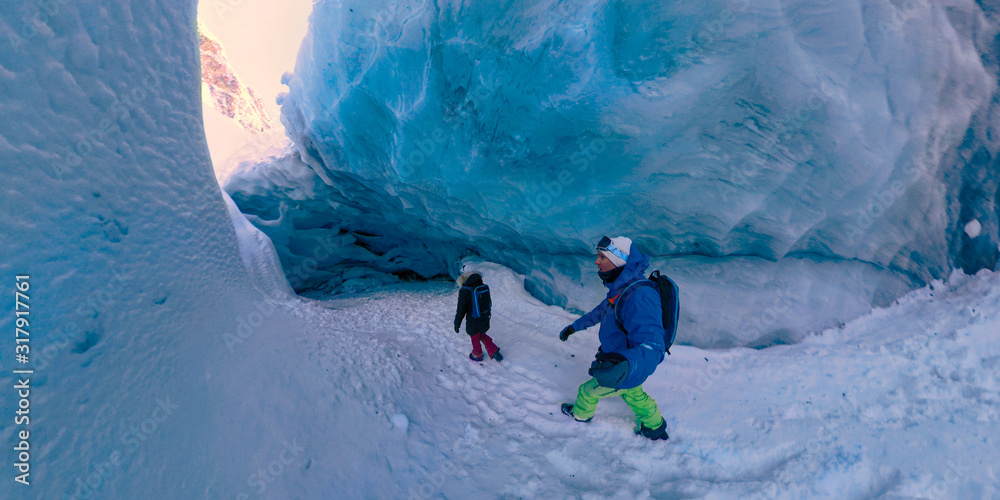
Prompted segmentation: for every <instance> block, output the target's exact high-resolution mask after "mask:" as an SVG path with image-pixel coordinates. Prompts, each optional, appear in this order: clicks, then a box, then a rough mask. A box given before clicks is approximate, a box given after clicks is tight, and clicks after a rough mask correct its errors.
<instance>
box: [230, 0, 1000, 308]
mask: <svg viewBox="0 0 1000 500" xmlns="http://www.w3.org/2000/svg"><path fill="white" fill-rule="evenodd" d="M997 19H998V18H997V14H996V8H995V7H991V6H988V5H987V6H983V5H981V4H980V3H977V2H974V1H971V0H970V1H958V0H956V1H933V2H918V1H908V2H889V1H861V2H851V1H848V2H845V1H842V0H837V1H822V0H792V1H789V0H786V1H781V2H778V1H763V2H749V1H748V0H734V1H730V2H726V1H712V0H710V1H705V2H696V3H692V2H673V1H671V2H664V1H584V0H562V1H559V0H534V1H527V0H526V1H507V2H461V1H438V2H430V1H419V0H411V1H397V0H391V1H370V0H366V1H351V0H345V1H325V2H318V3H316V4H315V6H314V11H313V16H312V19H311V27H310V33H309V34H308V35H307V36H306V39H305V42H304V45H303V47H302V48H301V50H300V53H299V59H298V63H297V66H296V70H295V72H294V73H289V74H286V75H285V77H284V80H285V81H286V82H287V84H288V85H289V88H290V91H289V93H288V94H287V95H285V96H283V97H282V98H280V99H281V104H282V122H283V123H284V124H285V126H286V129H287V131H288V134H289V136H290V137H291V138H292V139H293V141H294V143H295V146H294V152H291V153H289V154H286V155H284V156H280V155H279V156H275V157H269V158H264V159H261V160H259V161H258V164H257V165H252V166H248V167H247V168H245V169H244V172H243V173H242V174H241V175H237V176H236V177H235V178H233V179H231V180H230V181H229V183H228V184H227V185H226V186H225V187H226V190H227V191H228V192H229V193H230V194H231V195H232V197H233V199H234V200H235V201H236V203H237V204H238V206H239V207H240V209H241V211H243V212H244V213H246V214H248V215H249V216H250V219H251V220H252V221H253V222H254V223H255V224H256V225H257V226H258V227H260V228H261V229H262V230H264V231H265V233H267V234H268V235H269V236H270V237H271V238H272V240H273V241H274V243H275V246H276V248H277V249H278V252H279V255H280V256H281V258H282V261H283V264H284V265H285V269H286V272H288V274H289V279H290V281H291V282H292V284H293V286H295V287H296V288H297V289H300V290H303V289H309V288H321V289H322V288H325V289H337V288H338V287H342V286H343V285H344V284H345V283H348V284H350V283H354V284H357V285H358V286H364V285H366V284H376V283H383V282H391V281H393V280H395V279H398V278H399V277H401V276H402V277H406V276H418V277H433V276H436V275H446V274H454V272H455V262H456V261H457V260H458V259H460V258H462V257H466V256H469V255H475V256H478V257H481V258H484V259H487V260H491V261H495V262H500V263H503V264H506V265H509V266H511V267H512V268H514V269H515V270H517V271H519V272H523V273H525V274H529V275H530V274H532V273H534V274H535V275H536V278H537V279H535V280H534V283H535V284H534V286H535V287H536V290H534V291H535V292H536V295H540V296H542V297H544V298H546V299H547V300H549V301H550V302H553V303H563V304H566V303H567V301H566V300H565V299H562V298H560V296H561V292H560V289H563V292H565V290H564V288H565V287H564V286H563V285H562V284H561V278H558V277H552V276H550V274H552V273H550V272H542V274H545V275H546V276H542V277H538V276H537V275H538V272H539V271H538V270H539V269H547V268H552V269H560V270H561V271H560V272H562V273H564V274H565V275H566V276H567V277H568V279H569V280H570V281H572V280H576V279H578V278H579V272H580V271H579V265H578V264H567V262H569V260H572V259H577V260H579V258H586V257H588V256H589V255H590V254H591V251H590V249H591V247H592V243H593V241H595V240H596V239H597V238H599V237H600V236H601V235H603V234H611V233H614V234H625V235H630V236H631V237H632V238H633V239H634V240H635V241H636V243H637V244H639V245H640V246H641V247H642V248H643V249H644V250H645V251H646V252H647V253H649V254H651V255H653V256H659V257H673V258H683V257H690V256H704V257H710V258H718V259H731V258H741V259H742V258H751V259H760V260H763V261H767V262H775V261H776V262H782V261H783V260H786V259H811V260H816V261H822V262H830V261H844V262H860V263H865V264H866V265H870V266H871V267H872V268H874V269H879V270H883V271H885V272H888V273H892V274H894V275H897V276H899V277H900V279H901V280H904V281H907V282H908V283H909V284H910V285H913V284H921V283H924V282H926V281H928V280H930V279H934V278H940V277H942V276H945V275H947V274H948V272H949V271H950V270H951V269H953V268H963V269H965V270H967V271H974V270H977V269H980V268H984V267H986V268H992V267H994V266H995V265H996V260H997V256H998V253H1000V250H998V240H1000V237H998V224H997V221H998V217H1000V208H998V207H1000V191H998V188H997V178H998V175H997V174H998V173H1000V172H998V164H997V161H996V154H997V150H998V144H997V131H996V130H995V128H994V127H995V125H996V124H997V123H998V119H997V118H998V117H997V111H998V109H997V102H998V99H997V75H998V69H997V47H998V46H1000V44H998V39H997ZM970 224H972V226H975V227H977V228H978V229H979V230H978V231H967V230H966V228H967V227H968V226H969V225H970ZM529 281H531V280H529ZM348 288H350V287H348ZM569 302H572V301H569Z"/></svg>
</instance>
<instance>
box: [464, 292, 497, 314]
mask: <svg viewBox="0 0 1000 500" xmlns="http://www.w3.org/2000/svg"><path fill="white" fill-rule="evenodd" d="M465 288H468V289H469V290H470V291H471V292H472V317H473V318H476V319H479V318H482V317H483V316H489V315H490V310H491V309H492V308H493V300H492V299H490V287H489V286H487V285H485V284H483V285H479V286H477V287H475V288H472V287H465Z"/></svg>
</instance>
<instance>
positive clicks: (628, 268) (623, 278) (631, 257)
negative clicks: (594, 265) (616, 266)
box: [604, 243, 649, 298]
mask: <svg viewBox="0 0 1000 500" xmlns="http://www.w3.org/2000/svg"><path fill="white" fill-rule="evenodd" d="M623 267H624V268H625V269H623V270H622V273H621V274H620V275H618V278H617V279H615V281H614V282H613V283H605V284H604V286H606V287H608V298H611V297H613V296H615V295H618V294H619V293H620V292H621V291H622V290H624V289H625V287H626V286H628V284H629V283H631V282H633V281H635V280H636V278H644V277H646V269H647V268H648V267H649V257H647V256H646V254H644V253H642V252H640V251H639V248H638V247H636V246H635V243H632V246H631V247H629V250H628V260H627V261H625V265H624V266H623Z"/></svg>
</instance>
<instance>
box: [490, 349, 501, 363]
mask: <svg viewBox="0 0 1000 500" xmlns="http://www.w3.org/2000/svg"><path fill="white" fill-rule="evenodd" d="M490 357H491V358H493V359H494V360H496V362H497V363H499V362H501V361H503V354H500V351H497V352H495V353H493V355H492V356H490Z"/></svg>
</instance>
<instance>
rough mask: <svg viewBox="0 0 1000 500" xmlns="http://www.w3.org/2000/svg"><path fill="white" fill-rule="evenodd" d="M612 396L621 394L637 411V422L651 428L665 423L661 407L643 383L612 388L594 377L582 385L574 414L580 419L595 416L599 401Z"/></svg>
mask: <svg viewBox="0 0 1000 500" xmlns="http://www.w3.org/2000/svg"><path fill="white" fill-rule="evenodd" d="M611 396H621V397H622V399H624V400H625V404H627V405H628V407H629V408H631V409H632V412H633V413H635V421H636V422H637V423H639V424H643V425H645V426H646V427H648V428H650V429H655V428H657V427H659V426H660V425H661V424H663V416H662V415H660V409H659V408H657V407H656V401H655V400H654V399H653V398H651V397H649V394H646V391H644V390H642V386H641V385H640V386H639V387H633V388H631V389H621V390H618V389H611V388H609V387H602V386H601V385H600V384H598V383H597V379H594V378H592V379H590V380H588V381H586V382H584V383H583V384H581V385H580V391H579V392H578V393H577V395H576V403H574V404H573V416H574V417H576V418H578V419H580V420H586V419H588V418H590V417H593V416H594V412H595V411H596V410H597V402H598V401H600V400H602V399H604V398H610V397H611Z"/></svg>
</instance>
